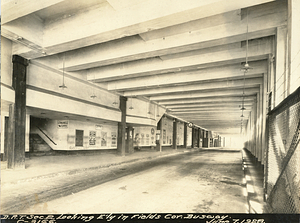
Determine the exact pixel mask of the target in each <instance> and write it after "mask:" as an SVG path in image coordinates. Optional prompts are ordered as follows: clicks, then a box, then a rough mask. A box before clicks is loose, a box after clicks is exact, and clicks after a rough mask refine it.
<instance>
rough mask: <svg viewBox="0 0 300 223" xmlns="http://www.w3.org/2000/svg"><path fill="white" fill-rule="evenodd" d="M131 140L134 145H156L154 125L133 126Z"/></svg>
mask: <svg viewBox="0 0 300 223" xmlns="http://www.w3.org/2000/svg"><path fill="white" fill-rule="evenodd" d="M133 140H134V146H140V147H143V146H156V127H152V126H143V127H135V128H134V137H133Z"/></svg>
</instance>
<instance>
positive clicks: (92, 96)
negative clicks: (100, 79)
mask: <svg viewBox="0 0 300 223" xmlns="http://www.w3.org/2000/svg"><path fill="white" fill-rule="evenodd" d="M95 82H96V78H95V72H94V79H93V83H94V84H95ZM90 97H91V98H92V99H95V98H96V97H97V96H96V95H95V87H93V93H92V95H91V96H90Z"/></svg>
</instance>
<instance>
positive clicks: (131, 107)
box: [129, 96, 134, 110]
mask: <svg viewBox="0 0 300 223" xmlns="http://www.w3.org/2000/svg"><path fill="white" fill-rule="evenodd" d="M130 99H131V100H130V101H131V104H130V106H129V109H130V110H132V109H134V108H133V106H132V96H131V98H130Z"/></svg>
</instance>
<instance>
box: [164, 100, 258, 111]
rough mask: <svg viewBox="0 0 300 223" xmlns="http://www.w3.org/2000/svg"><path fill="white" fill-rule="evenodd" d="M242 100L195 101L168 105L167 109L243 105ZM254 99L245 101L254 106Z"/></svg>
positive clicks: (246, 103) (245, 103) (247, 104)
mask: <svg viewBox="0 0 300 223" xmlns="http://www.w3.org/2000/svg"><path fill="white" fill-rule="evenodd" d="M241 102H242V100H238V101H234V102H233V101H232V102H211V103H199V104H196V103H193V104H184V105H167V106H166V108H167V109H171V110H172V111H174V110H175V109H181V108H182V109H185V108H212V107H221V106H222V107H223V106H228V107H230V106H236V105H241ZM252 104H253V101H244V105H246V106H252Z"/></svg>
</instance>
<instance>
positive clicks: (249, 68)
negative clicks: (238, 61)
mask: <svg viewBox="0 0 300 223" xmlns="http://www.w3.org/2000/svg"><path fill="white" fill-rule="evenodd" d="M248 26H249V24H248V9H247V32H246V62H245V64H244V66H243V67H242V68H241V71H243V72H246V73H247V72H248V71H249V70H252V69H253V68H252V67H250V65H249V63H248V47H249V40H248V31H249V27H248Z"/></svg>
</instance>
